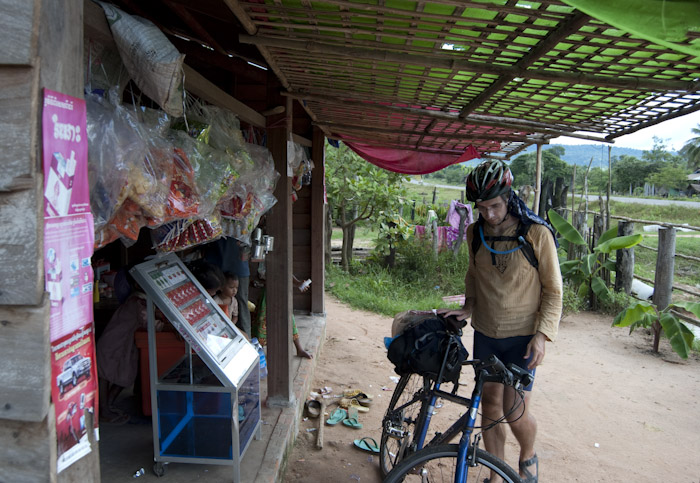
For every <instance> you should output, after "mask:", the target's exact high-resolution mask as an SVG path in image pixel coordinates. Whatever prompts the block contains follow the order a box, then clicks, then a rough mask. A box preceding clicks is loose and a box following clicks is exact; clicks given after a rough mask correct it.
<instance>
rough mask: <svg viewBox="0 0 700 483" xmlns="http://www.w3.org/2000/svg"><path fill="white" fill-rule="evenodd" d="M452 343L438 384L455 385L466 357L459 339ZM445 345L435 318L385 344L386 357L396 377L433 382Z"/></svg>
mask: <svg viewBox="0 0 700 483" xmlns="http://www.w3.org/2000/svg"><path fill="white" fill-rule="evenodd" d="M454 340H455V341H456V342H457V343H456V344H452V346H451V348H450V353H449V354H448V356H447V361H446V363H445V371H444V372H443V377H442V380H441V381H439V382H440V383H442V382H452V383H454V384H456V383H457V382H458V381H459V373H460V371H461V369H462V362H464V361H466V360H467V357H469V352H467V349H466V348H465V347H464V344H462V341H461V340H460V338H459V337H455V338H454ZM449 341H450V335H449V334H448V333H447V330H446V329H445V322H444V321H443V320H441V319H439V318H429V319H426V320H424V321H423V322H421V323H419V324H417V325H414V326H413V327H409V328H407V329H406V330H405V331H403V332H402V333H401V334H400V335H398V336H396V337H394V339H393V340H392V341H391V343H390V344H389V348H388V353H387V356H388V358H389V360H390V361H391V362H392V363H393V364H394V371H396V373H397V374H399V375H404V374H411V373H414V374H420V375H422V376H429V377H433V378H437V376H438V374H439V372H440V367H441V366H442V361H443V359H444V357H445V351H446V350H447V347H448V344H449Z"/></svg>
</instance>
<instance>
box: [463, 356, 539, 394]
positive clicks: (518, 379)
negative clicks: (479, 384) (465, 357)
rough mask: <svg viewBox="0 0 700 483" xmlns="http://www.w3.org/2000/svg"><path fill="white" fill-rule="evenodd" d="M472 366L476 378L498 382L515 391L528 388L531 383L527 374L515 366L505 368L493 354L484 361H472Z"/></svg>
mask: <svg viewBox="0 0 700 483" xmlns="http://www.w3.org/2000/svg"><path fill="white" fill-rule="evenodd" d="M473 364H474V370H475V371H476V373H477V378H479V377H481V379H482V381H484V382H498V383H501V384H504V385H506V386H512V387H514V388H516V389H519V388H520V387H525V386H528V385H530V383H531V382H532V375H531V374H530V373H529V372H527V371H526V370H524V369H523V368H521V367H519V366H517V365H515V364H508V367H506V366H505V365H504V364H503V362H501V361H500V359H498V357H496V356H495V355H493V354H492V355H491V356H489V358H488V359H486V360H480V361H473Z"/></svg>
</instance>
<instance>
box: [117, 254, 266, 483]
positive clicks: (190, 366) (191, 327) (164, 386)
mask: <svg viewBox="0 0 700 483" xmlns="http://www.w3.org/2000/svg"><path fill="white" fill-rule="evenodd" d="M164 272H166V273H168V274H169V275H173V277H174V278H173V279H172V280H170V281H167V282H164V280H163V279H164V277H163V273H164ZM130 273H131V274H132V276H133V277H134V279H135V280H136V281H137V282H138V283H139V285H140V286H141V288H142V289H143V290H144V292H145V293H146V295H147V312H148V343H149V345H148V356H149V361H150V369H149V371H150V376H149V377H150V380H151V395H150V397H151V405H152V408H153V452H154V456H153V459H154V467H153V471H154V472H155V473H156V475H158V476H162V475H163V474H164V473H165V466H164V464H167V463H197V464H219V465H222V464H223V465H231V466H232V467H233V481H234V482H236V483H238V482H240V481H241V479H240V463H241V461H242V459H243V456H244V455H245V452H246V450H247V449H248V447H249V445H250V443H251V442H252V440H253V438H255V439H260V437H261V423H262V418H261V406H260V372H259V364H260V363H259V355H258V353H257V351H256V350H255V348H254V347H253V346H252V345H251V344H250V342H248V340H247V339H246V338H245V337H244V336H243V334H242V333H241V332H240V330H239V329H238V328H236V327H235V325H234V324H233V323H232V322H231V320H230V319H229V318H228V317H227V316H226V314H225V313H224V312H223V311H222V310H221V308H220V307H219V306H218V305H217V304H216V303H215V302H214V300H213V299H212V298H211V296H209V295H208V294H207V292H206V290H204V288H203V287H202V286H201V284H199V282H198V281H197V280H196V278H195V277H194V276H193V275H192V273H191V272H190V271H189V270H188V269H187V267H186V266H185V264H184V263H183V262H182V260H180V258H179V257H177V255H175V254H169V255H166V256H162V257H158V258H155V259H153V260H149V261H147V262H144V263H141V264H139V265H137V266H135V267H134V268H132V270H131V272H130ZM182 287H186V289H187V290H188V291H189V293H190V295H191V298H190V299H189V300H187V301H185V302H183V303H181V304H180V305H178V302H177V301H176V300H173V299H174V296H173V295H172V293H171V291H174V290H180V289H182ZM169 295H170V296H169ZM195 304H197V305H196V306H195ZM156 306H157V307H158V309H160V311H161V312H162V313H163V314H164V315H165V317H166V318H167V319H168V320H169V321H170V322H171V323H172V325H173V326H174V327H175V328H176V329H177V331H178V332H179V333H180V335H181V336H182V337H183V339H184V340H185V344H186V351H185V356H183V357H182V358H181V359H180V360H179V361H178V362H177V363H176V364H175V365H174V366H173V367H171V368H169V370H168V371H166V372H165V373H164V374H163V375H162V376H161V377H159V376H158V373H159V371H158V367H157V364H158V357H157V354H158V350H157V338H156V317H155V307H156ZM193 306H195V308H200V309H201V311H202V312H203V313H206V315H205V316H204V317H203V318H201V319H198V320H196V321H195V322H192V321H191V320H192V319H190V320H189V321H188V318H186V316H185V314H188V313H189V314H190V315H191V313H192V309H191V307H193ZM188 310H190V312H187V311H188ZM207 323H208V324H210V326H211V325H213V326H215V329H211V327H210V326H209V329H208V330H209V332H206V333H205V331H204V329H203V327H205V324H207ZM227 338H228V339H230V341H227V340H226V339H227ZM199 360H201V361H202V362H203V363H204V366H201V365H200V366H199V368H200V369H202V370H204V371H206V370H208V371H210V375H212V376H213V378H211V377H210V378H209V379H210V380H209V381H208V382H206V383H198V382H197V379H198V376H196V375H195V366H196V365H197V363H198V361H199ZM183 375H184V379H185V380H184V381H183ZM176 377H179V379H177V380H176V379H175V378H176ZM212 381H215V382H216V384H213V383H212ZM242 401H243V404H241V402H242ZM239 411H241V413H239ZM239 414H240V416H241V417H239ZM239 419H240V421H239ZM229 427H230V435H229V431H228V430H227V428H229ZM242 430H243V431H242ZM212 432H213V433H212ZM202 436H204V437H202ZM217 437H218V438H220V440H219V441H217V439H216V438H217ZM229 445H230V446H229ZM227 446H228V448H230V449H229V450H228V451H226V447H227ZM173 448H178V450H174V449H173Z"/></svg>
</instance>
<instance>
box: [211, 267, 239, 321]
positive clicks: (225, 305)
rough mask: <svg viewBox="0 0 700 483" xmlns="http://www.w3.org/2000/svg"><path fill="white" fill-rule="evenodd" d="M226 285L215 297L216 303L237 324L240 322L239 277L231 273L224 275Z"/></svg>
mask: <svg viewBox="0 0 700 483" xmlns="http://www.w3.org/2000/svg"><path fill="white" fill-rule="evenodd" d="M224 280H225V282H224V284H223V285H222V286H221V289H220V290H219V292H218V293H217V294H216V297H214V301H215V302H216V303H217V304H219V306H220V307H221V309H222V310H223V311H224V312H225V313H226V315H228V316H229V317H230V318H231V321H232V322H233V323H234V324H236V323H237V322H238V300H236V294H237V293H238V277H237V276H236V275H235V274H233V273H231V272H226V273H225V274H224Z"/></svg>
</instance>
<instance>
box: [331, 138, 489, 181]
mask: <svg viewBox="0 0 700 483" xmlns="http://www.w3.org/2000/svg"><path fill="white" fill-rule="evenodd" d="M343 142H344V143H345V144H346V145H347V146H348V147H349V148H350V149H352V150H353V151H355V152H356V153H357V154H359V155H360V156H361V157H362V158H363V159H364V160H366V161H369V162H370V163H372V164H374V165H375V166H379V167H380V168H384V169H386V170H389V171H393V172H395V173H403V174H428V173H432V172H434V171H439V170H441V169H442V168H446V167H447V166H450V165H452V164H456V163H463V162H464V161H469V160H470V159H474V158H478V157H479V156H480V154H479V152H478V151H477V150H476V148H474V146H472V145H471V144H470V145H469V147H467V149H466V150H465V151H464V153H462V154H461V155H460V156H456V155H451V154H433V153H425V152H418V151H411V150H409V149H391V148H376V147H372V146H368V145H366V144H358V143H353V142H348V141H345V140H343Z"/></svg>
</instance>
